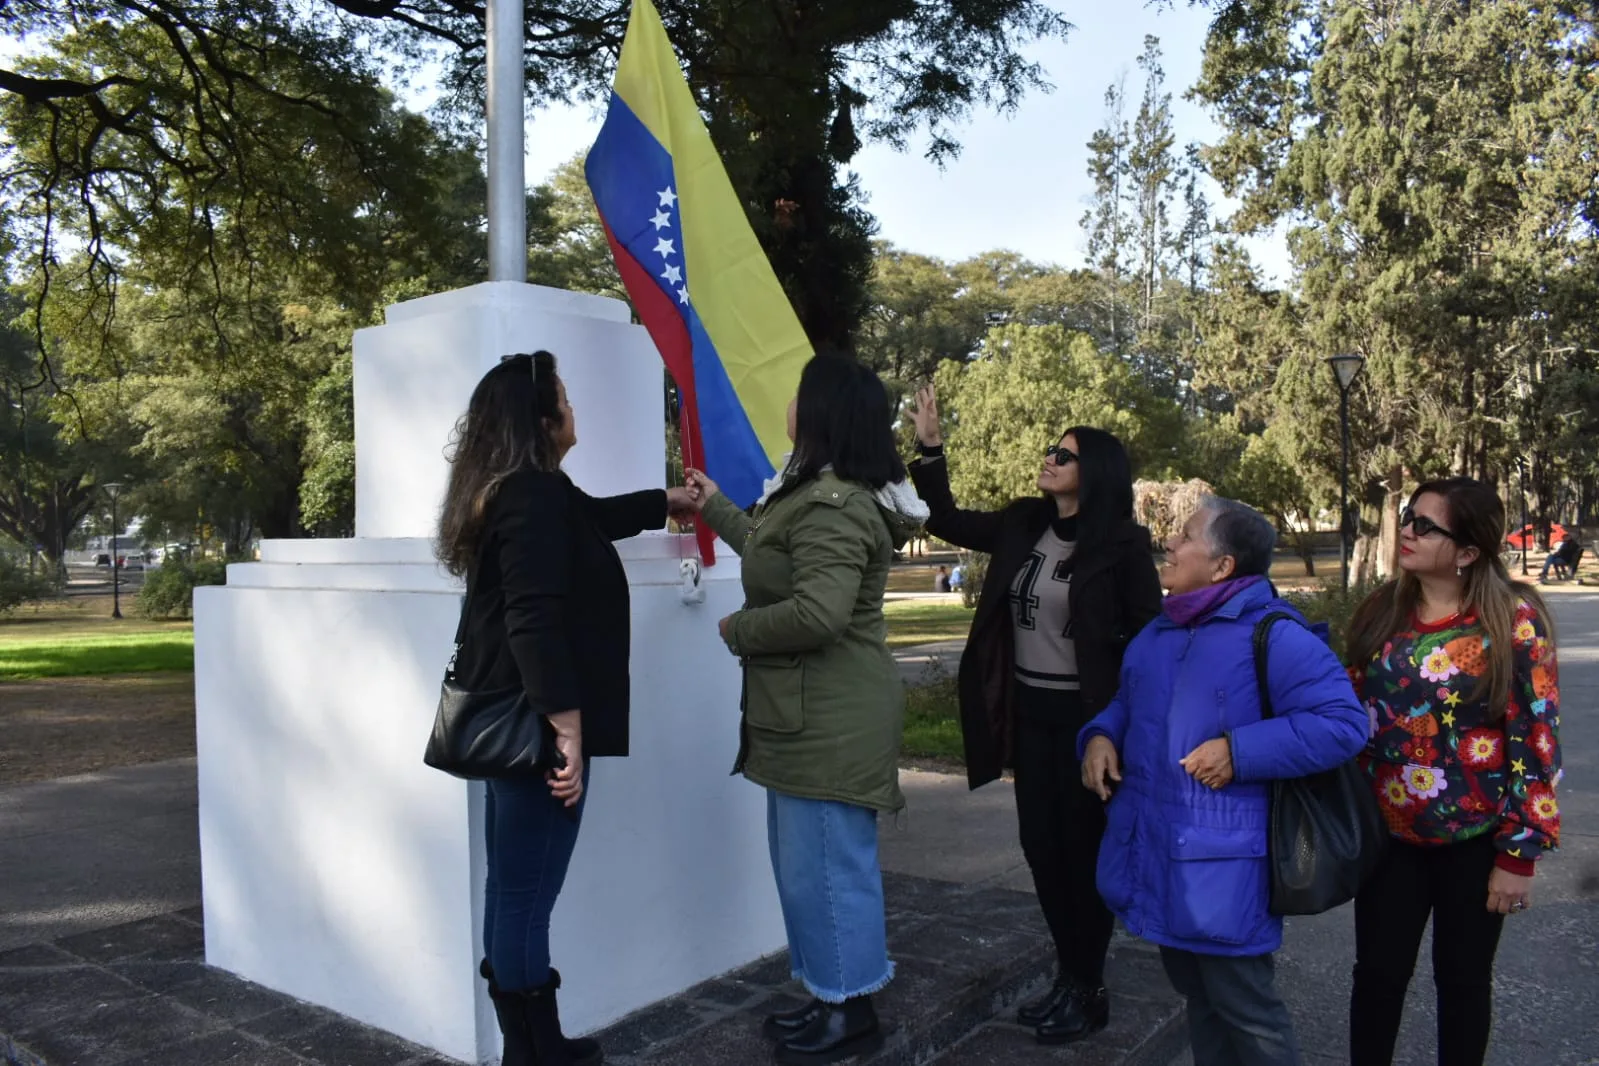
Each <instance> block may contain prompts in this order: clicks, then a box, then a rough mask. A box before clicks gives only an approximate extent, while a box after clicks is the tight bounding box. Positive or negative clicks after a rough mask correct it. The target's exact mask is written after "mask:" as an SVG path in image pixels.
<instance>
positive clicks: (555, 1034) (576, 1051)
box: [478, 959, 605, 1066]
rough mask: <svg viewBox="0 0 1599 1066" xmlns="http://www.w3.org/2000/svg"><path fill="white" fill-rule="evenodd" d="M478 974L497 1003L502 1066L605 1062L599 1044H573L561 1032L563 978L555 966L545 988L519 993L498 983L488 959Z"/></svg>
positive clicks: (596, 1065)
mask: <svg viewBox="0 0 1599 1066" xmlns="http://www.w3.org/2000/svg"><path fill="white" fill-rule="evenodd" d="M478 972H479V973H481V974H482V975H483V977H484V979H485V980H487V981H488V983H489V998H490V999H492V1000H493V1001H494V1016H495V1018H497V1019H498V1020H499V1023H500V1035H501V1037H502V1038H503V1040H504V1042H505V1053H504V1056H503V1057H502V1059H501V1066H600V1064H601V1063H603V1062H604V1061H605V1052H604V1050H603V1049H601V1047H600V1042H599V1041H598V1040H594V1039H591V1038H589V1037H579V1038H578V1039H576V1040H572V1039H570V1038H568V1037H567V1036H566V1035H565V1034H563V1033H562V1032H561V1010H560V1006H559V1004H558V1003H557V1002H556V998H555V993H556V990H557V989H559V988H560V987H561V974H560V972H559V971H557V970H556V969H555V968H554V967H553V966H552V967H551V968H550V979H549V980H548V981H547V982H545V983H544V984H543V985H541V986H539V987H538V988H530V989H525V990H522V991H517V992H507V991H505V990H504V989H502V988H500V986H499V985H498V984H496V983H495V981H494V970H493V968H492V967H490V966H489V960H488V959H484V960H483V963H482V965H481V966H479V967H478Z"/></svg>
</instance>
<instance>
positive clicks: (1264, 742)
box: [1077, 497, 1368, 1066]
mask: <svg viewBox="0 0 1599 1066" xmlns="http://www.w3.org/2000/svg"><path fill="white" fill-rule="evenodd" d="M1275 543H1276V533H1275V531H1274V530H1273V529H1272V526H1271V523H1270V522H1268V521H1266V519H1265V518H1263V517H1262V516H1261V515H1260V514H1258V513H1256V512H1255V511H1253V510H1251V509H1249V508H1248V507H1245V506H1244V505H1243V504H1240V503H1235V502H1233V501H1231V500H1223V499H1219V498H1215V497H1211V498H1207V499H1206V500H1205V501H1204V502H1203V503H1202V504H1201V505H1200V508H1199V510H1198V511H1196V512H1195V513H1194V515H1193V516H1192V517H1190V518H1189V520H1188V522H1187V523H1186V524H1185V525H1184V526H1183V529H1182V531H1181V532H1179V533H1177V534H1176V535H1175V536H1173V537H1172V539H1171V540H1170V541H1169V542H1168V543H1167V546H1166V551H1167V554H1166V561H1165V565H1164V566H1163V567H1162V568H1161V584H1162V585H1164V586H1165V587H1166V589H1167V590H1168V592H1169V595H1168V596H1167V598H1166V602H1165V606H1164V608H1163V613H1162V614H1161V616H1160V617H1158V618H1156V619H1155V621H1153V622H1151V623H1150V624H1149V625H1148V626H1147V627H1146V628H1145V629H1144V631H1143V632H1142V633H1140V634H1139V635H1138V636H1137V637H1136V638H1134V640H1133V642H1132V644H1131V645H1130V646H1129V647H1128V649H1127V657H1126V660H1125V662H1124V663H1123V666H1122V674H1121V689H1120V691H1119V692H1118V693H1117V696H1116V699H1115V700H1114V701H1113V702H1112V703H1111V704H1110V706H1108V707H1107V708H1106V709H1105V711H1104V712H1103V713H1102V714H1100V715H1099V716H1098V717H1097V718H1095V719H1094V720H1093V721H1091V722H1090V723H1089V724H1088V725H1087V726H1085V727H1084V728H1083V731H1082V733H1081V734H1080V735H1079V737H1078V740H1077V750H1078V755H1079V756H1080V757H1081V758H1082V759H1083V783H1084V784H1085V785H1086V786H1087V787H1088V788H1090V789H1092V790H1094V791H1095V792H1097V793H1099V795H1100V797H1101V798H1102V799H1105V800H1107V801H1108V802H1109V807H1108V808H1107V810H1106V817H1107V826H1106V830H1105V840H1104V843H1103V845H1101V847H1100V852H1099V891H1100V894H1101V895H1102V896H1103V897H1104V899H1105V904H1106V905H1107V906H1108V907H1109V908H1110V909H1111V910H1112V911H1113V912H1115V914H1116V915H1117V916H1118V917H1119V918H1121V920H1122V922H1123V924H1125V925H1126V927H1127V929H1128V931H1129V932H1131V933H1133V934H1134V935H1135V936H1139V937H1142V938H1143V939H1145V940H1149V941H1152V942H1154V943H1156V944H1159V945H1160V949H1161V950H1160V954H1161V961H1162V963H1163V964H1164V965H1165V968H1166V973H1167V975H1168V976H1169V977H1170V978H1171V982H1172V985H1173V986H1174V987H1175V988H1176V989H1177V991H1178V992H1180V993H1182V994H1183V996H1185V997H1186V998H1187V1000H1188V1028H1189V1040H1190V1043H1191V1044H1192V1045H1193V1050H1194V1063H1195V1066H1222V1064H1236V1066H1268V1064H1269V1066H1284V1064H1297V1063H1298V1062H1299V1049H1298V1046H1297V1044H1296V1042H1295V1040H1294V1032H1293V1024H1292V1021H1291V1020H1290V1018H1289V1016H1288V1008H1287V1007H1286V1006H1285V1005H1284V1003H1283V1001H1282V999H1281V998H1280V997H1279V996H1278V995H1277V991H1276V987H1275V985H1274V982H1273V979H1272V952H1274V951H1276V950H1277V948H1278V947H1280V946H1281V944H1282V935H1283V926H1282V919H1280V918H1278V917H1276V916H1274V915H1272V914H1271V913H1270V912H1269V911H1268V910H1267V902H1268V897H1269V885H1270V880H1269V878H1270V873H1269V870H1268V867H1267V858H1266V828H1267V819H1268V791H1269V790H1268V788H1267V784H1268V782H1270V781H1272V780H1275V779H1279V778H1293V777H1302V776H1305V775H1308V774H1313V773H1317V772H1320V771H1322V770H1327V769H1331V768H1332V767H1334V766H1337V765H1338V764H1340V763H1343V762H1346V761H1347V760H1349V759H1351V758H1353V757H1354V756H1355V754H1356V753H1357V752H1359V751H1360V749H1361V748H1362V747H1363V746H1364V745H1365V743H1366V736H1367V732H1368V726H1367V716H1366V712H1365V711H1364V710H1363V709H1362V708H1361V705H1360V703H1359V701H1358V700H1356V698H1355V693H1354V689H1353V688H1351V687H1350V684H1349V679H1348V677H1347V676H1346V675H1345V673H1344V670H1343V667H1342V666H1340V665H1339V663H1338V659H1337V657H1336V656H1334V655H1333V653H1332V649H1330V648H1329V647H1328V646H1327V644H1326V643H1325V642H1324V641H1323V640H1322V639H1321V638H1320V637H1319V636H1317V635H1316V634H1315V633H1313V632H1312V631H1311V630H1310V629H1308V628H1306V626H1305V625H1303V624H1302V623H1303V619H1301V618H1299V616H1298V614H1297V613H1296V612H1294V610H1293V608H1292V607H1289V606H1288V605H1287V604H1285V603H1283V602H1282V601H1281V600H1279V599H1277V597H1276V594H1275V593H1274V591H1273V590H1272V587H1271V583H1270V581H1269V580H1267V578H1266V573H1267V571H1268V570H1269V569H1270V567H1271V558H1272V548H1273V546H1274V545H1275ZM1276 611H1283V612H1286V613H1289V614H1292V615H1293V616H1294V619H1295V620H1294V621H1283V622H1279V623H1278V624H1276V625H1274V626H1272V627H1271V629H1270V636H1269V643H1268V646H1267V649H1266V651H1267V655H1266V659H1267V690H1268V695H1269V696H1270V698H1271V703H1272V709H1273V711H1274V716H1273V717H1271V718H1267V719H1262V716H1261V708H1260V698H1259V695H1258V687H1257V680H1256V673H1255V659H1254V647H1253V642H1254V631H1255V626H1256V624H1257V623H1258V622H1259V621H1260V620H1261V619H1262V618H1263V617H1265V616H1266V615H1267V614H1269V613H1273V612H1276Z"/></svg>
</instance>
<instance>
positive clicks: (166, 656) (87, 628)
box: [0, 596, 194, 681]
mask: <svg viewBox="0 0 1599 1066" xmlns="http://www.w3.org/2000/svg"><path fill="white" fill-rule="evenodd" d="M125 600H126V598H125ZM131 606H132V605H131V603H127V602H125V603H124V606H123V610H124V611H129V610H130V608H131ZM193 669H194V625H193V623H190V622H157V621H149V620H146V619H142V618H134V617H131V616H130V617H127V618H121V619H116V618H112V617H111V598H110V597H109V596H106V597H83V598H80V599H71V600H58V601H54V602H51V603H47V604H44V605H43V606H40V607H36V608H35V607H24V608H22V609H21V610H18V611H16V612H15V613H13V614H11V615H9V616H6V617H4V618H0V681H23V680H28V679H31V678H40V677H95V676H102V675H105V674H142V673H150V672H154V671H174V670H176V671H192V670H193Z"/></svg>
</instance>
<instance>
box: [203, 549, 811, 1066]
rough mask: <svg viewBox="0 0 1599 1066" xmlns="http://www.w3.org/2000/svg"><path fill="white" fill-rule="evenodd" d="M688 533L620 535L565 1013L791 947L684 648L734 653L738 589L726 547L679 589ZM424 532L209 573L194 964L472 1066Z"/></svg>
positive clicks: (708, 702) (573, 900)
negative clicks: (600, 745)
mask: <svg viewBox="0 0 1599 1066" xmlns="http://www.w3.org/2000/svg"><path fill="white" fill-rule="evenodd" d="M678 539H679V538H676V537H669V536H666V535H664V534H657V535H653V536H644V537H639V538H637V539H635V540H633V541H629V542H625V543H623V544H622V545H621V546H620V547H621V550H622V552H623V556H624V559H625V560H626V564H627V567H628V574H629V578H630V579H631V583H632V595H633V668H632V675H633V716H632V722H633V732H632V751H633V754H632V756H631V757H630V758H627V759H598V760H595V762H594V768H593V777H592V781H591V785H590V794H589V800H588V806H587V810H586V812H585V815H584V821H583V831H582V834H581V835H580V836H579V838H578V846H577V852H576V854H575V856H574V857H573V860H572V867H571V871H570V874H569V876H568V878H567V883H566V889H565V891H564V892H563V893H562V895H561V899H560V902H559V903H558V904H557V905H556V909H555V918H554V923H553V930H552V944H551V951H552V955H553V958H554V960H555V963H556V965H557V966H559V967H560V968H561V972H562V976H563V978H564V981H565V987H564V990H563V994H562V1002H561V1012H562V1017H563V1020H564V1021H565V1022H566V1023H567V1025H568V1028H569V1030H570V1031H572V1032H585V1031H589V1030H592V1029H594V1028H596V1027H598V1026H601V1025H604V1024H606V1023H608V1022H610V1021H613V1020H615V1019H617V1018H620V1017H622V1016H623V1015H625V1014H627V1013H629V1012H631V1011H633V1010H636V1009H638V1008H639V1007H642V1006H645V1005H647V1004H649V1003H651V1002H654V1001H655V1000H657V999H661V998H663V997H666V996H669V995H672V994H673V993H676V992H679V991H682V990H683V989H685V988H687V987H689V986H691V985H693V984H695V983H697V982H699V981H702V980H705V979H707V978H709V977H713V976H715V975H717V974H720V973H725V972H726V971H728V970H731V969H734V968H736V967H738V966H741V965H743V964H745V963H747V962H749V961H751V960H752V959H755V958H758V957H759V956H761V955H763V954H765V953H767V952H770V951H772V950H775V949H776V948H778V947H780V946H781V945H782V943H783V924H782V917H781V914H780V912H779V910H778V907H777V898H776V893H775V891H774V889H773V887H772V876H771V870H770V867H769V865H768V862H767V853H766V813H765V812H766V808H765V803H764V800H763V799H762V797H761V794H760V792H759V791H758V790H757V789H755V788H754V787H753V786H751V785H750V784H749V783H748V782H746V781H745V780H744V779H743V778H739V777H731V776H729V774H728V770H729V768H730V767H731V766H732V763H733V758H734V756H735V753H736V749H737V743H738V737H737V734H738V725H737V715H738V699H739V691H738V674H737V672H736V671H731V670H725V669H724V670H708V671H707V670H702V669H700V668H699V666H698V665H697V664H699V663H703V662H705V661H707V660H712V661H714V657H716V656H724V657H725V656H726V655H727V652H726V651H725V650H724V649H723V647H722V646H721V642H720V641H719V640H718V639H717V636H716V625H715V621H716V619H718V618H720V617H721V616H722V615H724V614H727V613H729V612H731V611H733V610H736V609H737V607H738V606H739V600H740V592H739V584H738V582H737V576H738V572H737V564H736V561H734V562H733V563H731V564H727V563H723V564H722V565H718V566H716V567H714V568H712V569H710V570H708V571H707V579H706V580H705V581H704V583H703V584H704V588H705V590H706V602H705V603H703V604H700V605H698V606H685V605H684V604H683V603H682V601H681V597H680V582H679V579H678V551H679V547H678ZM429 550H430V546H429V545H428V543H427V542H426V541H422V540H383V541H360V540H356V541H274V542H268V543H267V544H265V545H264V546H263V549H262V558H263V561H262V562H261V563H256V564H247V565H242V566H234V567H231V568H230V570H229V574H228V582H229V583H228V585H227V586H226V587H219V588H206V589H200V590H197V593H196V596H195V643H196V647H195V653H196V654H195V658H196V663H197V671H196V678H195V685H196V702H197V709H198V719H199V723H198V734H199V736H198V739H199V775H200V799H201V802H200V849H201V857H202V865H203V873H204V898H205V929H206V960H207V961H208V962H209V963H211V964H212V965H214V966H219V967H221V968H223V969H225V970H229V971H231V972H233V973H236V974H238V975H240V976H241V977H244V978H247V979H249V980H251V981H256V982H258V983H260V984H263V985H266V986H268V987H269V988H274V989H277V990H279V991H282V992H287V993H289V994H290V995H293V996H297V997H299V998H301V999H305V1000H308V1001H310V1002H312V1003H317V1004H321V1005H323V1006H327V1007H330V1008H332V1009H333V1010H336V1011H338V1012H340V1013H341V1014H347V1015H349V1016H351V1017H353V1018H356V1019H358V1020H360V1021H363V1022H366V1023H367V1024H369V1025H375V1026H377V1027H379V1028H381V1029H386V1030H388V1031H390V1032H393V1033H397V1034H399V1035H400V1036H403V1037H405V1038H406V1039H409V1040H414V1041H416V1042H417V1043H419V1044H423V1045H426V1046H427V1047H430V1048H434V1049H436V1050H438V1051H441V1052H443V1053H444V1054H446V1055H449V1056H451V1057H454V1058H458V1059H462V1060H466V1061H473V1062H481V1061H488V1060H489V1059H491V1058H492V1057H493V1056H494V1055H496V1054H497V1053H498V1047H499V1045H498V1041H499V1034H498V1030H497V1028H496V1026H495V1024H494V1020H493V1013H492V1008H491V1004H489V1002H488V999H487V993H486V987H485V986H484V984H483V982H482V981H481V980H480V979H479V978H478V976H477V960H478V959H479V958H480V957H481V954H482V952H481V948H480V930H481V926H482V917H483V878H484V861H483V841H482V833H483V829H482V824H483V789H482V786H481V785H477V784H471V785H469V784H468V783H466V782H463V781H458V780H456V779H454V778H451V777H448V776H446V775H444V774H441V773H439V772H437V771H435V770H431V769H428V768H427V767H425V766H423V765H422V748H423V746H424V744H425V742H426V739H427V735H428V732H429V729H430V727H431V725H432V719H433V709H434V704H435V702H436V700H437V698H438V686H439V680H440V674H441V672H442V670H443V667H444V662H445V660H446V659H447V658H448V652H449V647H450V642H451V637H452V636H453V635H454V630H455V624H456V618H457V616H458V612H459V606H460V592H459V589H458V588H457V587H456V586H455V585H454V583H452V582H449V581H448V580H446V579H445V578H444V577H442V576H441V575H440V574H439V572H438V569H437V567H436V566H435V565H434V564H433V563H432V561H431V558H430V556H429V554H428V553H429ZM726 554H727V556H731V555H732V553H731V552H727V553H726ZM664 634H670V639H669V640H667V639H652V638H654V637H658V636H661V635H664Z"/></svg>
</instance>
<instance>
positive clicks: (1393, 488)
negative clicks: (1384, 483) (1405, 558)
mask: <svg viewBox="0 0 1599 1066" xmlns="http://www.w3.org/2000/svg"><path fill="white" fill-rule="evenodd" d="M1405 498H1406V493H1405V469H1404V467H1402V466H1395V467H1393V468H1392V469H1390V470H1389V471H1388V487H1387V491H1386V492H1385V493H1384V495H1383V501H1382V514H1381V516H1380V518H1379V519H1378V522H1379V525H1378V537H1379V538H1380V540H1379V544H1380V553H1379V555H1378V557H1377V576H1378V577H1379V578H1381V579H1382V580H1384V581H1386V580H1387V579H1388V578H1390V577H1392V576H1393V575H1394V574H1396V573H1398V571H1399V512H1400V510H1401V509H1402V508H1403V507H1404V505H1405Z"/></svg>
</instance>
